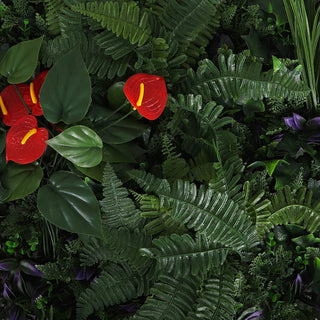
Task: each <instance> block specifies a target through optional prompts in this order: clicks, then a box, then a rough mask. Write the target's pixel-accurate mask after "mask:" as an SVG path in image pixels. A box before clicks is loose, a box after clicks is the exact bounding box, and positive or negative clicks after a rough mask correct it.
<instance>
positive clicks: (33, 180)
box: [2, 162, 43, 201]
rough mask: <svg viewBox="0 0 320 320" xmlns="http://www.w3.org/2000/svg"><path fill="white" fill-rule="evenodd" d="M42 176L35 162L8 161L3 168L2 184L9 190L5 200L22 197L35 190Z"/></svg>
mask: <svg viewBox="0 0 320 320" xmlns="http://www.w3.org/2000/svg"><path fill="white" fill-rule="evenodd" d="M42 177H43V171H42V169H41V167H40V166H39V165H37V164H33V163H30V164H24V165H22V164H18V163H14V162H9V163H8V164H7V166H6V167H5V169H4V172H3V175H2V180H3V185H4V187H5V188H6V189H8V190H9V192H10V196H9V197H8V198H6V199H5V201H12V200H16V199H22V198H24V197H25V196H26V195H28V194H30V193H32V192H34V191H36V190H37V189H38V187H39V185H40V182H41V180H42Z"/></svg>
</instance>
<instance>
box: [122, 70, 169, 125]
mask: <svg viewBox="0 0 320 320" xmlns="http://www.w3.org/2000/svg"><path fill="white" fill-rule="evenodd" d="M141 84H143V85H144V94H143V95H142V100H141V105H140V106H137V102H138V100H139V98H141V97H140V96H141V95H140V90H141ZM123 91H124V94H125V95H126V97H127V98H128V100H129V101H130V103H131V104H132V105H133V106H134V107H135V108H137V110H138V112H139V113H140V114H141V115H142V116H143V117H145V118H147V119H149V120H155V119H157V118H158V117H159V116H160V115H161V114H162V112H163V110H164V108H165V106H166V103H167V99H168V95H167V88H166V83H165V81H164V78H163V77H159V76H155V75H151V74H146V73H138V74H135V75H133V76H132V77H130V78H129V79H128V80H127V81H126V83H125V85H124V87H123Z"/></svg>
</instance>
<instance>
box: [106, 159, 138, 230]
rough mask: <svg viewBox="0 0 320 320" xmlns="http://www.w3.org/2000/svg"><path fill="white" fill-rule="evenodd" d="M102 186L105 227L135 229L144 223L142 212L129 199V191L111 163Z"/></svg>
mask: <svg viewBox="0 0 320 320" xmlns="http://www.w3.org/2000/svg"><path fill="white" fill-rule="evenodd" d="M102 186H103V196H104V199H103V200H102V201H101V202H100V203H101V206H102V212H103V214H102V215H101V219H102V223H103V224H104V225H106V226H108V227H110V228H119V227H128V228H135V227H137V226H138V225H140V224H141V223H143V219H142V218H141V216H140V211H139V210H138V209H136V207H135V205H134V203H133V201H132V200H131V199H130V198H129V197H128V195H129V193H128V191H127V189H126V188H124V187H123V186H122V182H121V181H120V180H119V179H118V177H117V176H116V174H115V172H114V170H113V168H112V166H111V165H110V163H107V164H106V166H105V168H104V171H103V182H102Z"/></svg>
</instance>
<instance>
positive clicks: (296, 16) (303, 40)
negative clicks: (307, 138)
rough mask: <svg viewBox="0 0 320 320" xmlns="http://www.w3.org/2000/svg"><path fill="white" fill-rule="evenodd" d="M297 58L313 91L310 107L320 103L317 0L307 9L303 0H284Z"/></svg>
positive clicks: (319, 28) (319, 9) (319, 10)
mask: <svg viewBox="0 0 320 320" xmlns="http://www.w3.org/2000/svg"><path fill="white" fill-rule="evenodd" d="M284 5H285V9H286V13H287V16H288V21H289V24H290V29H291V33H292V37H293V40H294V43H295V47H296V53H297V58H298V60H299V63H300V64H301V65H302V66H303V78H304V81H305V82H306V83H307V84H308V86H309V88H310V90H311V92H310V97H309V99H308V107H309V108H315V109H316V108H318V105H319V74H320V66H319V54H320V50H319V37H320V8H318V9H317V10H316V8H315V0H310V3H309V4H308V8H307V9H306V7H305V3H304V1H303V0H284Z"/></svg>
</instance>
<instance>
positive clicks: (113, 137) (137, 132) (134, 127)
mask: <svg viewBox="0 0 320 320" xmlns="http://www.w3.org/2000/svg"><path fill="white" fill-rule="evenodd" d="M108 114H111V111H109V110H108ZM121 117H123V115H117V116H112V118H111V119H110V118H109V119H106V120H103V121H99V122H97V125H96V126H95V129H96V131H97V133H98V135H99V136H100V137H101V139H102V141H103V142H105V143H107V144H122V143H126V142H129V141H132V140H134V139H135V138H137V137H139V136H141V135H142V133H143V132H144V131H145V130H146V129H147V128H148V125H146V124H144V123H143V122H141V121H138V120H133V119H128V118H125V119H123V120H121V121H119V122H117V123H116V121H118V120H119V119H120V118H121ZM113 123H114V124H113Z"/></svg>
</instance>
